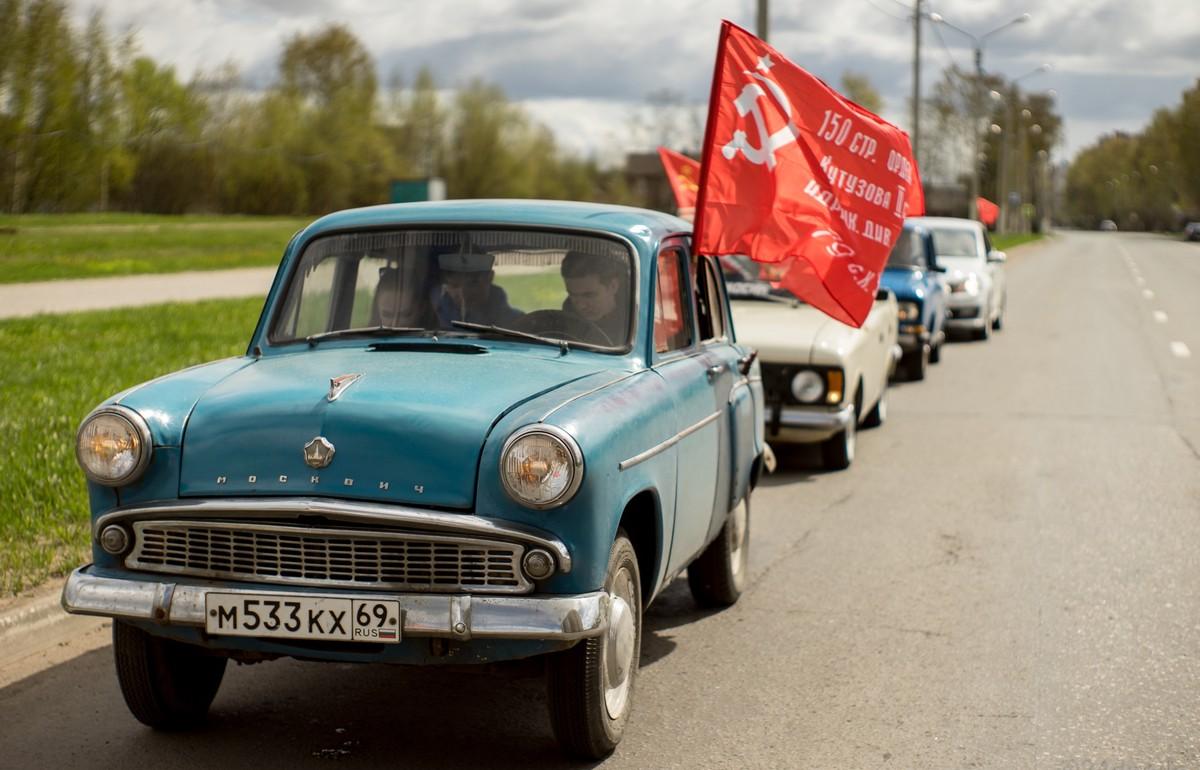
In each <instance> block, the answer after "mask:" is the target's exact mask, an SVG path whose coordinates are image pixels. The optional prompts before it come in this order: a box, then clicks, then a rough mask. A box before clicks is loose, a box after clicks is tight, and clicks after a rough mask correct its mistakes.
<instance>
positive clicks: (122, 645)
mask: <svg viewBox="0 0 1200 770" xmlns="http://www.w3.org/2000/svg"><path fill="white" fill-rule="evenodd" d="M113 657H114V658H115V659H116V664H117V681H118V682H119V683H120V685H121V694H122V695H124V696H125V704H126V705H127V706H129V710H130V711H131V712H133V715H134V716H135V717H137V720H138V721H139V722H141V723H142V724H145V725H149V726H150V727H153V728H155V729H158V730H182V729H186V728H189V727H196V726H197V725H199V724H201V723H203V722H204V718H205V716H207V714H208V707H209V706H210V705H212V701H213V698H215V697H216V696H217V689H218V688H219V687H220V686H221V679H222V677H224V676H225V663H226V662H227V661H226V659H225V658H222V657H216V656H212V655H206V654H204V652H203V650H201V649H200V648H199V647H194V646H192V645H188V644H183V643H181V642H176V641H174V640H171V639H163V638H161V637H158V636H152V635H151V634H148V633H146V632H145V631H143V630H142V629H140V628H138V627H137V626H133V625H130V624H128V623H125V622H123V621H120V620H116V621H113Z"/></svg>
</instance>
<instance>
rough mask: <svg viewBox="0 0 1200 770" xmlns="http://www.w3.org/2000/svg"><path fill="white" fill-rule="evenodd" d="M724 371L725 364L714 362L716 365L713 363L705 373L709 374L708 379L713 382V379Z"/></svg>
mask: <svg viewBox="0 0 1200 770" xmlns="http://www.w3.org/2000/svg"><path fill="white" fill-rule="evenodd" d="M723 371H725V364H714V365H712V366H710V367H708V369H706V370H705V374H706V375H708V381H709V382H712V381H713V380H715V379H716V378H717V377H718V376H719V375H720V374H721V372H723Z"/></svg>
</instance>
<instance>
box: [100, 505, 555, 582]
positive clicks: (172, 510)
mask: <svg viewBox="0 0 1200 770" xmlns="http://www.w3.org/2000/svg"><path fill="white" fill-rule="evenodd" d="M302 516H324V517H326V518H329V519H334V520H337V521H350V522H355V523H366V524H380V525H384V526H389V527H410V528H412V529H420V530H428V531H434V532H463V533H466V534H469V535H477V536H479V537H491V538H496V539H500V540H504V539H515V540H520V541H522V542H526V543H535V544H537V545H540V546H542V547H543V548H546V549H548V550H549V551H550V552H551V553H553V554H554V556H555V558H556V559H557V560H558V569H559V571H560V572H564V573H565V572H570V571H571V553H570V552H569V551H568V550H567V546H566V545H565V544H564V543H563V542H562V541H561V540H559V539H558V538H556V537H554V536H553V535H550V534H549V533H547V532H543V531H541V530H538V529H534V528H533V527H528V526H525V525H523V524H517V523H515V522H509V521H501V520H499V519H489V518H485V517H483V516H475V515H472V514H467V513H440V512H438V511H426V510H420V509H416V508H406V507H404V506H402V505H383V504H378V503H359V502H350V501H347V500H331V499H324V498H319V497H249V498H248V497H230V498H197V499H194V500H172V501H169V502H165V503H150V504H148V505H142V506H137V507H134V508H118V509H117V510H115V511H110V512H109V513H106V514H104V515H103V516H101V517H99V518H98V519H96V521H95V523H93V524H92V537H93V538H95V537H99V535H100V532H101V531H102V530H103V529H104V527H105V526H107V525H108V524H112V523H115V522H124V521H137V520H142V519H159V518H173V517H185V518H197V519H202V518H219V517H232V518H235V519H271V518H274V519H280V518H284V519H286V518H292V519H299V518H300V517H302Z"/></svg>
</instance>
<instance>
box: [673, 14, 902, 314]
mask: <svg viewBox="0 0 1200 770" xmlns="http://www.w3.org/2000/svg"><path fill="white" fill-rule="evenodd" d="M924 210H925V199H924V195H923V193H922V192H921V180H920V178H919V176H918V173H917V164H916V162H915V161H914V160H913V156H912V147H911V145H910V144H909V142H908V135H907V134H905V133H904V132H903V131H901V130H900V129H899V128H897V127H895V126H893V125H892V124H891V123H888V122H887V121H885V120H883V119H882V118H880V117H878V116H877V115H875V114H873V113H871V112H869V111H867V110H865V109H863V108H862V107H859V106H858V105H857V104H855V103H853V102H851V101H849V100H847V99H845V98H844V97H842V96H841V95H840V94H838V93H837V92H836V91H834V90H833V89H832V88H830V87H829V86H827V85H825V84H824V83H823V82H821V81H820V80H819V79H817V78H815V77H813V76H812V75H810V74H809V73H807V72H805V71H804V70H803V69H801V68H800V67H798V66H796V65H795V64H793V63H791V62H790V61H788V60H787V59H786V58H784V57H783V56H781V55H780V54H779V52H778V51H776V50H775V49H774V48H771V47H770V46H769V45H767V44H766V43H764V42H763V41H761V40H759V39H758V38H756V37H754V35H751V34H750V33H749V32H747V31H746V30H744V29H742V28H741V27H738V26H737V25H735V24H732V23H731V22H729V21H725V22H723V23H722V25H721V39H720V42H719V43H718V45H717V62H716V67H715V70H714V72H713V84H712V96H711V97H710V99H709V112H708V126H707V128H706V129H705V135H704V157H703V161H702V163H701V169H700V193H699V200H698V202H697V206H696V234H695V240H696V250H697V251H698V252H700V253H703V254H713V255H718V256H719V255H724V254H748V255H749V256H750V257H751V258H753V259H755V260H756V261H759V262H781V263H787V264H786V265H784V266H781V267H786V272H784V274H783V277H782V280H781V281H780V283H781V284H782V285H783V286H784V287H785V288H787V289H788V290H789V291H791V292H792V293H793V294H795V295H796V296H798V297H800V298H801V299H803V300H804V301H805V302H808V303H809V304H811V305H813V306H815V307H816V308H818V309H820V310H822V311H824V312H825V313H828V314H829V315H830V316H833V317H834V318H836V319H837V320H839V321H842V322H844V323H848V324H850V325H852V326H862V324H863V322H864V321H865V320H866V318H867V315H868V314H869V313H870V312H871V305H872V304H873V303H874V301H875V291H876V289H877V288H878V286H879V276H880V273H881V272H882V271H883V267H884V265H885V264H886V262H887V258H888V254H889V252H890V251H891V249H892V244H893V243H894V242H895V240H896V236H897V235H899V233H900V229H901V227H903V225H904V218H905V216H918V215H920V214H922V213H924Z"/></svg>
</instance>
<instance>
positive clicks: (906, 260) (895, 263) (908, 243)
mask: <svg viewBox="0 0 1200 770" xmlns="http://www.w3.org/2000/svg"><path fill="white" fill-rule="evenodd" d="M921 242H922V238H921V235H920V233H918V232H917V231H915V230H910V229H909V228H907V227H906V228H904V229H903V230H901V231H900V237H899V238H897V239H896V245H895V246H893V247H892V253H891V254H889V255H888V261H887V266H888V267H917V268H921V269H924V268H925V267H926V265H925V252H924V247H923V246H922V245H921Z"/></svg>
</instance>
